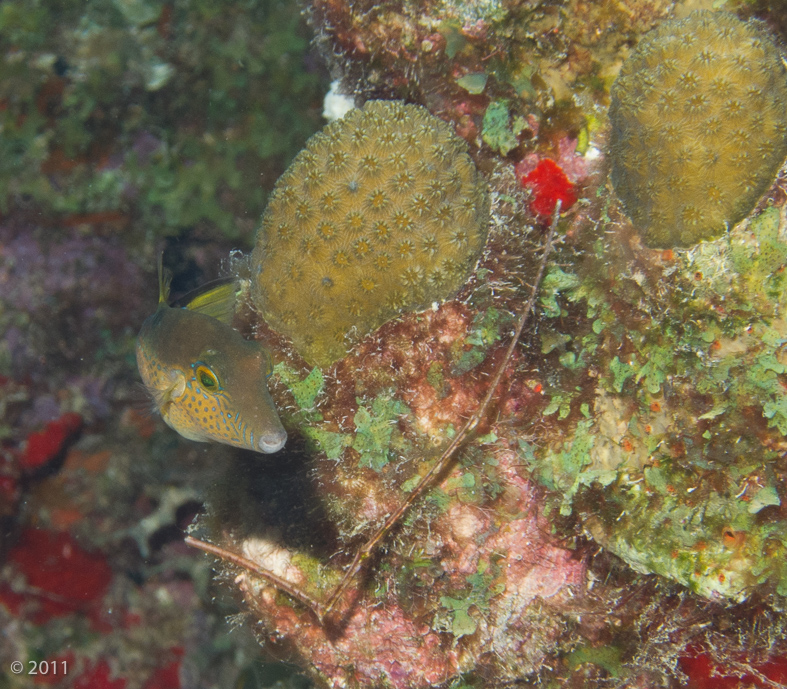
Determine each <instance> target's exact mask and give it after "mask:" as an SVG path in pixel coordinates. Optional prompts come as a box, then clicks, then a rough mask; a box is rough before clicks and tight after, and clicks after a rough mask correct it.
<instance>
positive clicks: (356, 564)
mask: <svg viewBox="0 0 787 689" xmlns="http://www.w3.org/2000/svg"><path fill="white" fill-rule="evenodd" d="M560 206H561V203H560V200H558V202H557V204H556V205H555V211H554V214H553V216H552V222H551V223H550V225H549V232H548V233H547V237H546V242H545V244H544V252H543V254H542V255H541V261H540V262H539V265H538V272H537V273H536V279H535V281H534V283H533V286H532V288H531V290H530V297H529V298H528V300H527V304H526V305H525V308H524V310H523V311H522V314H521V316H520V317H519V321H518V322H517V326H516V329H515V330H514V334H513V336H512V338H511V342H510V343H509V345H508V349H507V350H506V353H505V356H504V357H503V361H502V362H501V363H500V365H499V366H498V367H497V371H496V372H495V375H494V377H493V378H492V382H491V383H490V385H489V388H488V389H487V392H486V395H485V396H484V399H483V400H482V402H481V404H480V405H479V406H478V408H477V409H476V410H475V411H474V412H473V414H472V416H471V417H470V418H469V419H468V420H467V423H465V425H464V426H462V428H461V430H460V431H459V432H458V433H457V434H456V435H455V436H454V438H453V440H452V441H451V444H450V445H449V446H448V447H447V448H446V449H445V451H444V452H443V454H442V455H440V458H439V459H438V460H437V461H436V462H435V463H434V464H433V465H432V468H431V469H429V471H428V472H427V473H426V474H425V475H424V477H423V478H422V479H421V480H420V482H419V483H418V485H417V486H416V487H415V489H414V490H413V491H412V492H411V493H410V494H409V495H408V496H407V498H406V499H405V500H404V502H402V504H401V505H400V506H399V507H398V508H397V509H396V511H395V512H393V513H392V514H391V515H390V516H389V517H388V518H387V519H386V520H385V522H384V523H383V525H382V526H381V527H379V528H378V529H377V531H375V533H374V535H372V537H371V538H370V539H369V540H368V541H366V543H364V544H363V546H361V548H360V549H359V550H358V552H357V553H356V554H355V557H354V558H353V561H352V563H351V564H350V566H349V567H348V569H347V571H346V572H345V574H344V576H343V577H342V580H341V581H340V582H339V584H338V585H337V586H336V588H335V589H334V590H333V592H332V593H331V595H330V596H329V598H328V600H327V602H326V603H325V605H323V604H322V603H320V602H319V601H317V600H316V599H315V598H313V597H312V596H310V595H309V594H307V593H305V592H304V591H302V590H301V589H300V588H298V587H297V586H295V585H294V584H291V583H290V582H289V581H287V580H285V579H282V578H281V577H279V576H277V575H275V574H273V573H272V572H269V571H267V570H265V569H263V568H261V567H260V566H259V565H257V564H256V563H255V562H252V561H251V560H249V559H247V558H245V557H243V556H242V555H239V554H237V553H234V552H232V551H230V550H226V549H224V548H220V547H218V546H215V545H212V544H210V543H206V542H205V541H200V540H198V539H196V538H192V537H191V536H186V539H185V542H186V544H187V545H190V546H193V547H195V548H199V549H200V550H204V551H205V552H206V553H210V554H212V555H215V556H216V557H219V558H221V559H223V560H226V561H227V562H230V563H232V564H234V565H237V566H238V567H242V568H243V569H246V570H248V571H250V572H253V573H254V574H256V575H257V576H259V577H260V578H261V579H264V580H265V581H267V582H268V583H270V584H271V585H273V586H275V587H276V588H277V589H279V590H280V591H282V592H284V593H286V594H287V595H288V596H291V597H292V598H294V599H295V600H297V601H300V602H301V603H303V604H304V605H305V606H306V607H307V608H309V609H310V610H311V611H312V612H313V613H314V614H315V616H316V617H317V619H318V620H319V621H320V623H321V624H324V623H325V621H326V619H327V617H328V616H329V615H330V614H331V612H332V611H333V609H334V608H335V607H336V604H337V603H338V602H339V601H340V600H341V598H342V596H343V595H344V592H345V591H346V590H347V588H348V587H349V585H350V584H351V583H352V581H353V579H355V577H356V576H357V575H358V572H359V571H360V570H361V567H362V566H363V563H364V562H365V561H366V560H367V559H368V558H369V556H370V555H371V554H372V553H373V552H374V550H375V549H376V548H377V546H378V545H379V544H380V541H382V540H383V539H384V538H385V537H386V536H387V535H388V533H389V532H390V531H391V529H393V528H394V527H395V526H396V524H397V523H398V522H399V520H400V519H401V518H402V517H403V516H404V514H405V513H406V512H407V510H408V509H410V507H411V506H412V505H413V503H415V502H416V500H418V498H420V497H421V496H422V495H423V494H424V493H425V492H426V491H427V490H429V489H430V488H431V487H432V483H433V482H434V480H435V478H436V477H438V476H440V475H441V474H442V473H443V472H444V471H445V470H446V469H447V468H448V467H449V466H450V464H451V462H452V461H453V459H454V455H455V454H456V452H457V450H458V449H459V448H460V447H461V446H462V444H463V443H464V442H465V440H466V439H467V438H468V436H469V435H470V434H471V433H472V432H473V431H474V430H475V429H476V427H477V426H478V424H479V423H480V422H481V419H482V418H483V416H484V414H485V413H486V410H487V409H488V408H489V405H490V403H491V402H492V399H493V398H494V396H495V392H496V391H497V387H498V385H500V381H501V380H502V379H503V375H504V374H505V369H506V367H507V366H508V363H509V362H510V361H511V357H512V356H513V354H514V350H515V349H516V345H517V342H519V338H520V337H521V336H522V332H523V331H524V329H525V326H526V325H527V322H528V319H529V318H530V314H531V313H532V311H533V308H534V307H535V303H536V298H537V297H538V288H539V287H540V285H541V281H542V280H543V278H544V273H545V272H546V267H547V262H548V259H549V255H550V254H551V252H552V246H553V242H554V238H555V231H556V230H557V223H558V220H559V219H560Z"/></svg>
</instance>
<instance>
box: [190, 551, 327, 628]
mask: <svg viewBox="0 0 787 689" xmlns="http://www.w3.org/2000/svg"><path fill="white" fill-rule="evenodd" d="M183 540H184V541H185V543H186V545H190V546H191V547H192V548H198V549H199V550H202V551H204V552H206V553H210V554H211V555H215V556H216V557H218V558H219V559H221V560H224V561H225V562H229V563H231V564H233V565H236V566H238V567H241V568H242V569H245V570H248V571H249V572H252V573H253V574H256V575H257V576H258V577H260V579H265V581H267V582H268V583H269V584H271V585H272V586H275V587H276V588H277V589H279V590H280V591H283V592H284V593H286V594H287V595H288V596H291V597H292V598H294V599H295V600H297V601H299V602H301V603H303V604H304V605H305V606H306V607H307V608H309V609H310V610H311V611H312V612H313V613H314V614H315V616H316V617H317V619H318V620H320V622H322V620H323V618H324V617H325V615H326V611H325V610H324V609H323V606H322V604H321V603H320V602H319V601H317V600H316V599H314V598H312V597H311V596H310V595H309V594H308V593H306V592H305V591H302V590H301V589H299V588H298V587H297V586H296V585H295V584H291V583H290V582H289V581H287V580H286V579H282V578H281V577H280V576H278V575H276V574H274V573H273V572H269V571H268V570H267V569H263V568H262V567H260V566H259V565H258V564H257V563H256V562H253V561H252V560H249V559H248V558H246V557H243V555H239V554H238V553H235V552H233V551H231V550H227V549H226V548H221V547H219V546H217V545H213V544H212V543H206V542H205V541H200V540H199V539H197V538H193V537H192V536H186V538H185V539H183Z"/></svg>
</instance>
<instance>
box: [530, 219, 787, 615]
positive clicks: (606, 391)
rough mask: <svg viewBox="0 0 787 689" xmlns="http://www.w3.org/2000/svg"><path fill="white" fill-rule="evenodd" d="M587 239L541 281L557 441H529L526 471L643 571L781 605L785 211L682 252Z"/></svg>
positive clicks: (786, 425)
mask: <svg viewBox="0 0 787 689" xmlns="http://www.w3.org/2000/svg"><path fill="white" fill-rule="evenodd" d="M603 222H611V221H608V220H607V221H602V224H601V228H603V227H605V225H604V224H603ZM600 236H603V235H600ZM613 236H614V235H613ZM585 241H588V242H589V243H590V244H589V245H590V246H592V247H593V250H592V251H586V252H585V253H584V255H583V259H582V260H581V261H580V262H579V263H574V264H571V263H570V261H569V260H565V261H556V262H555V263H556V264H558V265H555V266H553V267H552V268H551V269H550V270H549V272H548V274H547V276H546V278H545V280H544V285H543V288H542V292H541V296H540V301H541V306H542V316H543V317H545V321H544V326H542V328H541V331H540V333H539V336H540V345H541V353H542V356H544V357H545V358H546V359H547V360H551V361H552V362H553V367H552V368H550V369H547V370H548V371H549V373H548V374H546V375H545V377H544V380H545V382H546V384H547V386H548V387H547V394H548V403H547V404H546V406H545V407H543V408H542V410H541V415H542V419H544V418H546V419H549V422H550V423H553V424H556V425H557V429H558V430H557V432H555V433H554V434H553V435H552V437H550V438H549V439H548V440H546V441H545V440H540V441H535V442H534V441H532V440H531V439H530V438H529V437H527V436H525V438H526V439H525V438H521V437H520V438H519V447H518V451H519V455H520V457H521V458H522V460H523V464H525V465H526V466H528V467H529V468H530V471H531V473H532V475H533V477H534V478H536V479H537V480H538V481H539V482H540V483H541V484H542V485H543V486H545V487H546V488H547V489H548V490H549V491H550V494H551V500H550V504H551V509H552V510H554V511H555V512H556V513H558V514H559V515H561V516H568V515H574V516H575V517H577V518H579V519H580V520H581V522H582V523H583V525H584V527H585V528H586V530H587V531H588V532H590V533H591V534H592V535H593V537H594V538H595V540H596V541H597V542H598V543H599V544H601V545H602V546H604V547H605V548H607V549H608V550H610V551H611V552H613V553H615V554H616V555H618V556H620V557H621V558H622V559H623V560H625V561H626V562H627V563H628V564H629V565H630V566H631V567H632V568H634V569H635V570H637V571H638V572H642V573H650V574H654V573H655V574H658V575H660V576H663V577H666V578H668V579H671V580H673V581H677V582H679V583H681V584H683V585H684V586H686V587H688V588H690V589H691V590H693V591H695V592H697V593H698V594H700V595H702V596H705V597H709V598H726V599H729V600H733V601H742V600H745V599H746V598H747V597H748V596H749V595H750V594H751V592H752V591H754V590H756V589H757V588H758V587H766V589H767V590H775V591H777V592H778V593H781V595H783V592H784V591H785V589H787V587H786V586H785V583H786V582H787V565H786V564H785V560H784V558H783V557H780V556H778V555H777V556H774V553H776V554H778V553H784V548H785V542H787V521H786V520H784V519H783V517H781V511H780V510H782V509H783V507H782V506H783V505H784V504H785V502H784V501H785V499H787V496H786V495H785V493H784V486H783V483H782V482H781V481H780V480H779V476H781V475H783V472H784V471H785V470H787V466H786V465H785V458H784V455H783V451H780V450H779V449H778V448H781V447H783V446H784V444H785V442H787V319H785V317H784V311H785V306H787V283H785V282H784V281H785V279H787V278H785V273H787V271H785V265H786V261H787V223H786V222H785V214H784V210H783V209H778V208H772V207H769V208H766V209H765V210H763V211H762V212H761V213H760V214H759V215H757V216H755V217H753V218H751V219H750V220H748V221H746V222H744V223H742V224H740V225H739V226H738V227H736V228H735V229H734V230H732V231H731V232H730V233H729V234H728V235H727V236H726V237H724V238H722V239H718V240H715V241H712V242H704V243H702V244H699V245H697V246H695V247H692V248H690V249H687V250H685V251H680V252H674V253H673V254H669V253H667V254H663V255H662V254H660V253H658V252H655V251H648V250H643V249H637V248H635V249H634V250H632V248H631V247H628V246H625V245H623V244H622V243H620V242H617V241H616V240H615V239H614V238H613V239H595V238H593V237H592V236H589V237H588V238H586V240H585ZM637 252H639V253H637ZM558 266H560V267H558ZM567 266H570V267H567ZM547 319H549V320H547ZM569 322H570V323H571V326H570V327H569V326H567V325H566V323H569ZM569 354H573V355H574V356H572V357H571V360H570V361H569V360H568V355H569ZM567 364H568V365H567ZM560 367H562V369H563V370H562V371H561V368H560ZM577 402H579V404H577ZM577 411H579V414H577V413H576V412H577Z"/></svg>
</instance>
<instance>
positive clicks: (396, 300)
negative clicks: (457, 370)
mask: <svg viewBox="0 0 787 689" xmlns="http://www.w3.org/2000/svg"><path fill="white" fill-rule="evenodd" d="M488 217H489V201H488V195H487V189H486V183H485V182H484V181H483V179H482V178H481V176H480V175H479V174H478V172H477V170H476V168H475V166H474V164H473V161H472V160H471V159H470V156H469V155H468V154H467V150H466V146H465V144H464V142H463V141H462V140H461V139H460V138H459V137H458V136H456V135H455V134H454V133H453V131H452V130H451V128H450V127H449V125H447V124H445V123H444V122H442V121H441V120H439V119H437V118H436V117H434V116H432V115H431V114H430V113H429V112H428V111H427V110H426V109H424V108H422V107H420V106H416V105H404V104H403V103H401V102H396V101H392V102H385V101H372V102H370V103H367V104H366V105H365V106H364V107H363V108H360V109H357V110H352V111H350V112H349V113H348V114H347V115H346V116H345V117H343V118H342V119H341V120H337V121H336V122H333V123H331V124H329V125H328V126H326V127H325V129H323V130H322V131H321V132H319V133H317V134H316V135H315V136H313V137H312V138H311V139H310V140H309V142H308V144H307V146H306V148H305V149H304V150H303V151H301V153H300V154H299V155H298V156H297V157H296V158H295V160H294V161H293V163H292V165H291V166H290V168H289V169H288V170H287V172H286V173H285V174H284V175H283V176H282V177H281V179H279V181H278V183H277V184H276V188H275V190H274V193H273V195H272V197H271V200H270V203H269V205H268V208H267V210H266V212H265V215H264V217H263V222H262V227H261V229H260V232H259V235H258V239H257V245H256V248H255V250H254V254H253V257H252V263H253V265H254V266H255V268H256V271H257V275H256V279H255V285H254V293H253V298H254V301H255V304H256V306H257V308H258V309H259V310H260V312H261V313H262V315H263V317H264V318H265V319H266V320H267V321H268V323H269V324H270V325H271V326H272V327H273V328H275V329H276V330H278V331H279V332H281V333H283V334H286V335H287V336H288V337H290V338H292V340H293V342H294V343H295V346H296V348H297V349H298V351H299V352H300V353H301V355H302V356H303V357H304V358H305V359H307V360H308V361H310V362H313V363H317V364H319V365H323V366H324V365H328V364H330V363H331V362H333V361H335V360H337V359H339V358H341V357H343V356H344V355H345V354H346V353H347V344H346V340H347V336H348V334H350V333H353V334H354V335H364V334H366V333H368V332H370V331H372V330H374V329H376V328H377V327H379V326H380V325H381V324H382V323H384V322H385V321H387V320H389V319H391V318H393V317H394V316H396V315H398V314H399V313H402V312H404V311H410V310H418V309H422V308H425V307H427V306H429V305H430V304H432V303H433V302H441V301H444V300H446V299H448V298H450V297H452V296H453V295H454V294H455V293H456V292H457V290H458V289H459V288H460V287H461V286H462V284H463V283H464V282H465V281H466V279H467V277H468V275H469V273H470V271H471V270H472V268H473V266H474V265H475V262H476V261H477V259H478V257H479V255H480V253H481V250H482V248H483V246H484V243H485V241H486V235H487V224H488Z"/></svg>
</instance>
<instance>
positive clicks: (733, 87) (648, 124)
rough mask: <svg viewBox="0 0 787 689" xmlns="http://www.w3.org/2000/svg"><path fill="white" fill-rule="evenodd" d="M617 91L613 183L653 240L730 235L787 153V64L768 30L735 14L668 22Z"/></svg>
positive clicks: (650, 38)
mask: <svg viewBox="0 0 787 689" xmlns="http://www.w3.org/2000/svg"><path fill="white" fill-rule="evenodd" d="M611 96H612V103H611V107H610V112H609V117H610V121H611V124H612V134H611V141H610V147H611V160H612V183H613V185H614V186H615V191H616V192H617V193H618V195H619V196H620V198H621V200H622V201H623V205H624V206H625V208H626V212H627V213H628V215H629V216H630V217H631V219H632V220H633V222H634V224H635V226H636V227H637V229H638V230H640V231H641V232H642V234H643V238H644V241H645V242H646V243H647V244H648V245H651V246H655V247H673V246H690V245H692V244H696V243H697V242H699V241H701V240H704V239H712V238H715V237H719V236H721V234H722V233H723V232H724V230H725V228H726V227H731V226H732V225H735V224H736V223H737V222H738V221H740V220H742V219H743V218H744V217H745V216H746V215H747V214H748V213H749V212H750V211H751V210H752V209H753V208H754V205H755V204H756V202H757V200H758V199H759V198H760V196H762V194H763V193H764V192H765V190H766V189H767V188H768V186H770V184H771V182H772V181H773V178H774V177H775V175H776V171H777V170H778V169H779V167H780V165H781V164H782V163H783V162H784V159H785V157H787V117H785V114H784V113H785V108H787V70H786V69H785V67H784V64H783V62H782V59H781V55H780V53H779V50H778V49H777V48H776V46H775V44H774V42H773V41H772V40H771V38H770V36H769V35H768V34H767V33H766V31H765V30H763V29H762V28H761V27H760V26H759V25H758V24H756V23H752V22H748V23H746V22H743V21H741V20H740V19H738V18H737V17H735V16H734V15H731V14H727V13H724V12H710V11H698V12H694V13H693V14H691V15H689V17H687V18H686V19H683V20H679V21H676V20H673V21H667V22H664V23H663V24H661V25H660V26H659V27H658V28H657V29H655V30H654V31H652V32H651V33H649V34H647V35H646V36H645V38H643V39H642V41H641V42H640V44H639V45H638V46H637V49H636V50H635V51H634V53H633V54H632V55H631V56H630V57H629V58H628V60H626V62H625V63H624V65H623V68H622V69H621V72H620V75H619V76H618V78H617V79H616V81H615V83H614V85H613V87H612V91H611Z"/></svg>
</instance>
